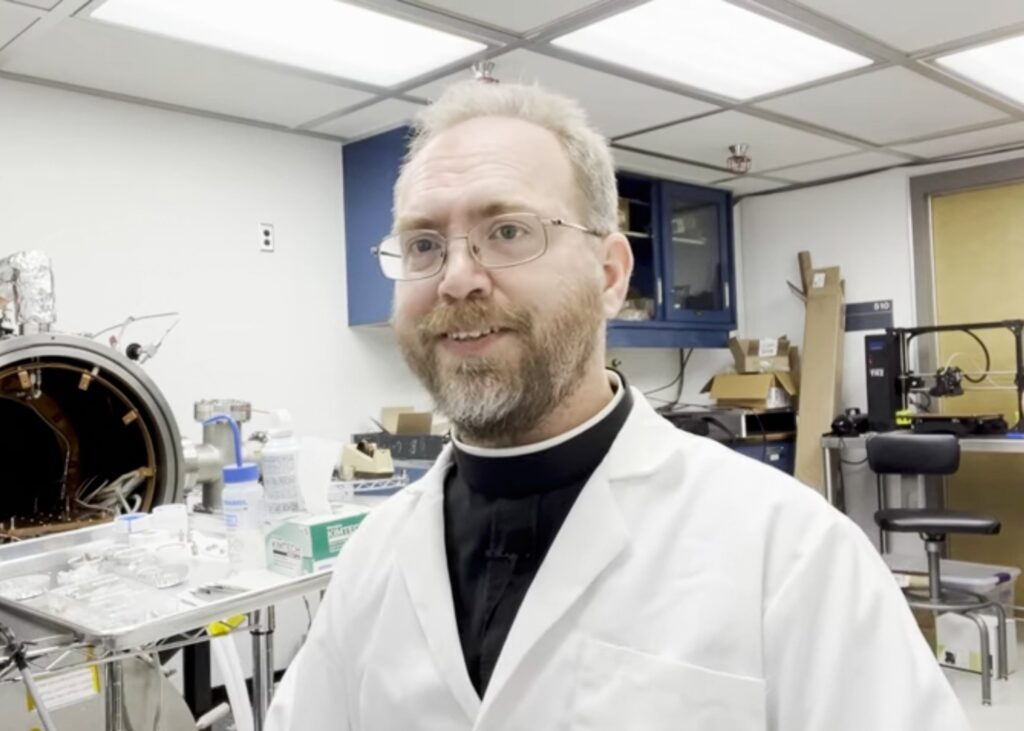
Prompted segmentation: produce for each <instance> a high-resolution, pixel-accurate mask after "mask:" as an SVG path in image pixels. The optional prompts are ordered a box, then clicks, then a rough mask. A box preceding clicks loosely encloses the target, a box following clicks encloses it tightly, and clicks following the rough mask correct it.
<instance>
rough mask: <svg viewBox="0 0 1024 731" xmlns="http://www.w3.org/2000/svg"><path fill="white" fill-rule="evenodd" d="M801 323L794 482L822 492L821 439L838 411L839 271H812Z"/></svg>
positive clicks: (840, 366)
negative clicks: (802, 326) (802, 322)
mask: <svg viewBox="0 0 1024 731" xmlns="http://www.w3.org/2000/svg"><path fill="white" fill-rule="evenodd" d="M808 279H809V281H810V289H808V290H807V293H806V294H807V310H806V318H805V322H804V343H803V355H802V359H803V363H802V367H801V376H800V413H799V417H798V421H797V432H796V470H795V475H796V478H797V479H798V480H800V481H802V482H804V483H805V484H807V485H810V486H811V487H814V488H815V489H817V490H818V491H819V492H824V489H825V476H824V460H823V458H822V453H821V437H822V435H823V434H825V433H826V432H828V431H830V430H831V429H832V421H833V420H834V419H835V417H836V415H837V414H839V413H840V412H841V411H842V404H841V392H842V369H843V337H844V332H843V331H844V322H843V320H844V317H845V311H846V308H845V306H844V303H843V282H842V279H841V278H840V275H839V267H829V268H826V269H814V270H811V272H810V276H809V277H808Z"/></svg>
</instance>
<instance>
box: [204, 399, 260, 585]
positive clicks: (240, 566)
mask: <svg viewBox="0 0 1024 731" xmlns="http://www.w3.org/2000/svg"><path fill="white" fill-rule="evenodd" d="M217 421H226V422H228V424H230V425H231V434H232V436H233V437H234V447H235V463H234V464H232V465H228V466H226V467H225V468H224V528H225V530H226V532H227V538H228V560H229V561H230V562H231V568H232V570H233V571H247V570H251V569H263V568H266V566H267V557H266V549H265V548H264V546H263V540H264V539H263V520H264V512H265V505H264V497H263V487H262V486H261V485H260V483H259V477H260V468H259V467H258V466H257V465H255V464H253V463H251V462H242V433H241V430H240V429H239V428H238V422H236V421H235V420H234V419H232V418H231V417H230V416H224V415H217V416H214V417H212V418H210V419H207V420H206V421H205V422H203V423H204V425H205V424H209V423H212V422H217Z"/></svg>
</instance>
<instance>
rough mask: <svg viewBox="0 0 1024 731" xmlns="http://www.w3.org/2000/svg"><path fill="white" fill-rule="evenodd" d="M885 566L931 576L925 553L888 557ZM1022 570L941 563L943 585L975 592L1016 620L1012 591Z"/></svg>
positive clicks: (963, 562) (965, 562) (989, 565)
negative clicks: (1004, 608)
mask: <svg viewBox="0 0 1024 731" xmlns="http://www.w3.org/2000/svg"><path fill="white" fill-rule="evenodd" d="M884 558H885V562H886V563H887V564H888V565H889V568H890V569H892V570H893V571H904V572H913V573H923V574H927V573H928V561H927V559H926V558H925V556H924V551H922V552H921V554H920V555H918V556H903V555H899V554H888V555H886V556H884ZM1020 572H1021V570H1020V569H1019V568H1017V567H1016V566H996V565H993V564H984V563H973V562H970V561H953V560H952V559H946V558H944V559H942V583H943V584H946V585H948V586H952V587H954V588H958V589H965V590H967V591H973V592H974V593H976V594H981V595H982V596H985V597H988V598H989V599H992V600H994V601H996V602H999V603H1000V604H1002V605H1003V606H1004V607H1006V616H1007V617H1008V618H1012V617H1013V606H1014V595H1013V588H1014V585H1015V584H1016V583H1017V578H1018V577H1019V576H1020Z"/></svg>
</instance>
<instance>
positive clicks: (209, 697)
mask: <svg viewBox="0 0 1024 731" xmlns="http://www.w3.org/2000/svg"><path fill="white" fill-rule="evenodd" d="M181 652H182V671H183V673H182V674H183V676H184V677H183V684H184V689H185V703H187V704H188V707H189V710H191V711H192V715H193V717H195V718H199V717H200V716H202V715H203V714H205V713H206V712H207V711H209V710H210V709H211V708H213V693H212V692H211V687H210V686H211V678H210V643H209V642H201V643H199V644H196V645H189V646H188V647H184V648H182V651H181Z"/></svg>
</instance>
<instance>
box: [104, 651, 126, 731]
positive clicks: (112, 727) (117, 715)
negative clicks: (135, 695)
mask: <svg viewBox="0 0 1024 731" xmlns="http://www.w3.org/2000/svg"><path fill="white" fill-rule="evenodd" d="M103 668H104V670H103V674H104V678H105V680H106V693H105V695H104V701H105V707H106V716H107V731H126V729H127V726H126V725H125V716H124V668H123V667H122V666H121V661H120V660H115V661H113V662H109V663H107V664H106V665H104V666H103Z"/></svg>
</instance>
